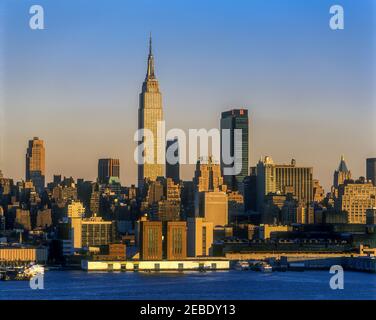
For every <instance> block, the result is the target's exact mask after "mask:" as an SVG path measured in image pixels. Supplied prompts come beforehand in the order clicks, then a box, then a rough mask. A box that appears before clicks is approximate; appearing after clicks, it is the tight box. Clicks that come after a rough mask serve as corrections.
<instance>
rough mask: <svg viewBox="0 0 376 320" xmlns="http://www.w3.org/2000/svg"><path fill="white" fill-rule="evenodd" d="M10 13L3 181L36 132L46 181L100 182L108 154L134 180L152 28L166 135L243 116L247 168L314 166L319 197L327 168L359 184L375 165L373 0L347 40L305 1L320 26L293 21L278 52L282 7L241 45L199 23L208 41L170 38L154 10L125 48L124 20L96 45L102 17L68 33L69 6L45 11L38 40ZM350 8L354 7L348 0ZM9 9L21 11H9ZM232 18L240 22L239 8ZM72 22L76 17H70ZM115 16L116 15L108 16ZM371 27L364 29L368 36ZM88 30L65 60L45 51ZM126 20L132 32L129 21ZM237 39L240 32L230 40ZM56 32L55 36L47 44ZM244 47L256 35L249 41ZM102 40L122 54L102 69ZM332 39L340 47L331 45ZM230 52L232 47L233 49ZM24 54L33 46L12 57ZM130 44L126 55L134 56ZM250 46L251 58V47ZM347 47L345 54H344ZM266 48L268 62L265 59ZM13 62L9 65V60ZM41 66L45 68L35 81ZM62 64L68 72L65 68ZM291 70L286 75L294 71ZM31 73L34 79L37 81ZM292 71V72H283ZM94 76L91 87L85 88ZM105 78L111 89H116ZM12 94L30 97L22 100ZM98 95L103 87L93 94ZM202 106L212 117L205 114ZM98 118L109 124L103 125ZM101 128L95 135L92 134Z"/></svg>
mask: <svg viewBox="0 0 376 320" xmlns="http://www.w3.org/2000/svg"><path fill="white" fill-rule="evenodd" d="M42 2H43V1H42ZM97 3H100V2H97ZM42 4H43V3H42ZM7 5H8V6H9V13H10V14H9V19H7V21H6V23H7V25H8V26H9V28H10V29H9V30H13V28H11V26H14V30H13V31H12V32H14V34H17V35H19V36H20V37H19V38H17V39H18V40H11V39H10V38H8V39H6V40H5V41H6V44H7V46H6V50H5V54H4V57H5V58H6V59H7V62H9V63H8V65H7V68H6V70H5V71H6V72H5V80H6V81H5V89H7V90H6V91H5V99H4V101H2V104H3V106H2V111H3V113H4V118H3V121H2V124H1V125H2V127H3V128H2V132H3V133H4V135H3V144H4V145H3V146H2V149H1V153H2V154H1V155H0V164H1V168H2V171H3V173H4V175H6V176H9V177H12V178H14V179H16V180H19V179H21V178H23V172H24V161H23V159H24V153H25V148H26V142H27V140H29V139H31V138H32V137H33V136H39V137H40V138H41V139H42V140H44V142H45V145H46V181H51V180H52V175H53V174H62V175H66V176H73V177H75V178H79V177H81V178H85V179H87V180H95V178H96V166H97V160H98V159H99V158H107V157H109V158H119V159H120V162H121V167H122V168H123V169H122V171H121V181H122V183H123V184H124V185H130V184H134V183H136V181H137V165H136V164H135V163H134V161H133V152H134V148H135V146H136V144H135V143H133V139H132V138H133V134H134V131H135V130H136V128H137V106H138V103H137V95H138V92H139V87H140V85H141V83H142V78H143V76H144V68H145V67H144V65H145V56H146V52H147V41H146V38H147V35H148V33H149V31H150V30H152V31H153V37H154V39H155V41H154V43H155V45H154V50H155V51H156V55H157V65H158V79H159V81H160V83H161V87H162V92H163V93H164V99H163V105H164V106H165V116H166V121H167V127H168V128H174V127H178V128H182V129H185V130H187V129H188V128H197V129H199V128H201V127H204V128H207V129H210V128H219V121H220V114H221V112H223V111H227V110H230V109H233V108H246V109H248V112H249V117H250V134H249V135H250V137H251V139H252V140H250V155H251V158H250V161H249V166H255V165H256V163H257V161H258V159H259V158H260V156H262V155H264V156H265V155H269V156H271V157H273V159H274V160H275V161H276V162H277V163H288V162H289V161H290V159H291V158H295V159H296V160H297V163H298V164H299V165H302V166H312V167H313V168H314V172H313V175H314V178H316V179H319V180H320V182H321V184H322V185H323V186H324V187H325V190H326V191H329V190H328V188H329V186H330V185H331V182H332V177H333V172H334V170H335V169H336V168H337V166H338V162H339V159H340V156H341V155H342V154H344V155H345V156H346V159H347V164H348V166H349V168H350V170H351V171H352V173H353V176H354V177H358V176H360V175H362V176H365V159H366V158H369V157H374V154H375V147H374V146H375V143H374V139H375V138H374V137H375V136H376V135H375V132H374V126H372V121H373V120H372V119H373V117H372V115H373V114H374V96H373V95H372V94H373V93H372V90H371V89H370V86H372V85H373V84H374V79H373V75H372V69H371V68H372V58H371V54H372V52H373V51H372V50H373V48H372V47H369V46H370V45H371V44H370V43H371V41H367V40H369V38H368V37H372V36H373V32H372V28H370V26H371V20H372V19H369V21H368V20H367V14H371V13H368V11H367V10H366V9H367V8H369V9H371V10H370V12H372V9H373V7H372V4H370V2H365V3H364V4H363V5H360V6H358V7H356V8H355V9H354V10H352V15H351V16H349V20H348V22H349V23H352V26H353V28H352V30H353V32H348V31H347V30H346V29H345V30H344V32H343V33H342V34H340V35H339V34H338V33H337V34H336V33H333V31H332V30H330V29H329V28H328V26H327V18H328V8H329V7H328V6H326V5H325V4H323V5H314V4H313V3H312V2H311V3H309V6H310V7H311V8H310V9H311V10H310V13H309V15H310V16H311V15H312V17H313V16H314V17H315V18H317V15H318V16H319V19H317V20H318V21H315V27H316V28H318V30H317V31H315V30H314V28H312V29H311V28H306V29H305V28H303V30H300V29H297V27H298V25H299V23H300V22H302V21H301V18H302V17H300V16H299V15H298V16H297V18H296V19H297V20H294V21H293V22H291V23H292V25H291V26H287V27H285V28H282V30H280V31H279V33H278V36H280V37H281V38H282V39H286V40H288V45H287V46H286V48H284V49H283V50H282V49H281V47H280V45H279V44H278V42H277V43H275V42H273V41H272V38H270V34H269V33H268V31H271V30H269V28H270V29H272V28H273V26H276V23H277V22H278V21H279V23H281V22H282V23H283V22H284V21H288V17H289V15H288V14H287V12H286V11H285V8H283V6H282V7H281V10H282V12H281V13H280V16H279V17H278V19H279V20H277V22H276V21H274V20H273V19H272V20H271V22H270V21H269V22H270V23H271V26H269V28H268V29H267V30H264V31H261V29H262V28H264V27H265V21H263V20H262V17H260V18H259V19H256V20H253V21H250V22H249V25H248V23H245V22H244V24H246V27H247V28H245V29H246V30H247V32H248V33H246V34H248V37H245V36H246V34H242V33H241V31H240V29H238V28H239V24H236V25H235V26H234V27H231V28H229V30H228V31H227V32H224V33H221V37H219V36H218V34H217V33H215V30H214V29H215V28H214V29H213V27H210V23H208V22H204V21H203V20H202V19H200V17H199V19H198V22H199V25H200V26H201V27H203V30H206V31H207V32H204V34H203V39H200V38H197V37H195V36H197V35H198V30H197V28H194V29H193V31H191V32H188V31H187V29H186V26H185V25H184V24H178V28H177V31H175V32H174V33H171V32H168V30H166V27H167V26H168V24H169V23H168V22H166V23H165V24H163V23H162V22H161V21H162V19H163V13H162V12H160V11H158V14H160V16H158V15H155V16H153V19H151V21H152V22H151V23H147V24H144V25H143V27H142V28H140V30H139V31H138V32H135V33H133V34H132V37H134V38H129V36H130V35H128V34H125V35H124V38H125V41H122V39H121V38H120V37H118V35H119V34H122V33H121V32H120V31H121V28H122V27H123V25H122V24H120V21H121V20H119V18H120V17H119V16H117V15H115V17H114V19H113V20H114V21H113V22H110V21H109V22H108V23H110V24H111V23H112V24H115V25H116V24H117V23H118V25H117V26H118V28H117V29H116V30H115V31H116V32H115V33H114V34H113V36H112V38H110V40H108V41H107V42H106V37H107V36H108V35H109V33H108V32H102V33H101V32H99V34H96V35H97V36H98V39H94V38H93V37H92V35H94V34H95V31H98V28H99V29H101V27H103V21H102V23H101V22H100V21H99V22H98V21H95V20H94V21H91V22H90V23H89V22H88V21H82V22H78V21H73V22H72V25H67V26H63V25H62V24H61V23H62V20H61V19H60V18H58V17H56V16H55V15H56V14H57V11H59V10H60V11H63V12H60V11H59V14H62V15H64V14H63V13H64V12H65V13H66V11H64V10H66V8H65V7H64V6H63V7H59V10H56V9H57V8H56V7H55V6H54V5H52V4H46V6H45V10H46V17H48V16H49V15H50V16H53V18H54V20H53V24H52V25H48V20H46V23H47V30H44V31H42V32H46V33H47V34H44V35H43V34H40V33H39V34H38V33H33V31H30V30H27V28H25V30H24V29H23V28H24V26H20V25H18V24H17V23H18V22H20V21H21V20H20V19H21V17H20V15H21V14H20V12H22V10H21V11H20V10H19V9H20V8H19V6H22V4H19V5H16V4H10V3H8V4H7ZM150 5H151V4H150ZM242 5H243V6H245V7H246V8H247V9H249V10H250V11H249V12H252V13H254V11H252V10H251V9H262V4H260V3H258V2H255V3H253V4H252V5H248V4H246V5H244V4H242ZM346 5H347V6H348V7H351V4H350V3H349V2H347V3H346ZM367 5H368V7H367ZM151 6H152V5H151ZM169 6H170V10H174V11H176V13H179V15H178V16H180V17H181V15H182V11H183V9H184V10H187V11H186V12H187V15H188V17H190V16H191V15H193V13H194V6H192V7H190V6H189V5H187V4H185V5H180V6H179V5H172V4H171V3H169ZM203 6H204V7H205V9H208V8H209V7H207V8H206V6H208V5H207V4H206V5H203ZM25 7H27V6H26V5H25ZM152 7H153V6H152ZM122 8H123V7H122ZM153 8H155V7H153ZM13 9H17V10H14V12H13ZM76 9H77V10H78V11H80V9H81V10H82V3H78V4H77V6H76ZM97 9H98V7H97V6H96V5H94V6H93V8H91V9H90V10H93V11H94V12H96V10H97ZM123 9H125V8H123ZM133 9H135V8H133ZM226 9H229V8H228V7H227V6H226V5H225V4H223V3H222V4H221V5H220V6H218V7H217V13H221V14H222V15H223V14H224V11H225V10H226ZM289 9H291V7H290V8H289ZM299 10H303V8H302V7H301V6H299V5H296V6H295V7H294V9H293V11H294V12H295V13H297V12H298V11H299ZM16 12H17V13H16ZM229 12H230V13H229V14H235V13H238V14H240V12H239V9H238V10H236V11H235V10H233V9H232V10H230V11H229ZM206 13H207V12H206ZM71 14H72V15H73V16H74V14H75V12H72V13H71ZM111 14H112V15H113V14H114V11H113V10H112V11H111ZM147 15H151V12H147ZM303 16H304V15H303ZM273 17H274V16H273ZM11 18H14V19H11ZM51 18H52V17H51ZM55 18H56V19H55ZM103 18H105V15H104V16H103ZM201 18H203V17H201ZM209 18H210V19H209V22H210V21H211V22H215V21H216V19H215V16H214V15H210V16H209ZM284 19H287V20H284ZM50 21H51V20H50ZM367 21H368V23H369V24H368V27H369V29H367V28H366V29H365V30H364V27H367ZM85 22H86V23H88V28H87V29H83V30H82V29H79V30H78V33H77V35H76V36H75V39H73V40H74V41H72V42H70V44H71V45H73V48H72V49H73V51H71V52H72V54H68V55H67V54H66V53H63V52H62V51H61V50H60V51H58V50H56V49H54V48H51V47H50V45H51V43H52V44H53V45H55V46H57V47H61V46H62V45H63V44H65V43H67V41H68V40H67V37H68V38H69V35H72V33H71V31H72V30H73V28H74V27H78V26H81V23H85ZM143 22H145V21H143ZM174 22H176V21H175V19H174ZM51 23H52V21H51ZM128 23H133V24H134V25H137V22H136V21H135V19H131V21H129V22H128ZM316 23H317V25H316ZM321 23H322V25H321ZM161 24H162V25H161ZM215 25H216V24H215V23H214V26H215ZM227 27H229V26H227ZM146 28H147V29H148V30H145V29H146ZM221 28H223V26H221ZM89 29H90V30H89ZM178 31H184V33H183V35H184V37H179V36H180V35H179V32H178ZM221 31H223V30H221ZM275 31H276V30H274V29H273V32H275ZM119 32H120V33H119ZM258 32H259V34H258ZM360 32H362V34H360ZM287 34H288V35H287ZM318 34H320V36H321V37H320V38H318V37H317V35H318ZM213 35H215V36H214V37H212V38H211V37H210V36H213ZM232 35H237V37H236V39H233V38H232ZM250 35H253V36H255V37H254V38H252V37H249V36H250ZM51 36H52V37H56V38H55V39H54V40H53V39H51V38H50V37H51ZM59 36H60V37H59ZM274 36H275V35H274ZM44 37H45V38H46V39H44ZM248 39H252V41H251V43H250V41H248ZM298 39H299V41H298ZM21 40H22V41H21ZM82 40H86V41H87V42H86V45H88V48H90V49H89V51H84V52H86V53H87V54H89V57H90V59H88V60H85V59H84V56H83V55H82V53H79V54H78V53H77V56H76V55H75V54H74V50H75V48H76V49H78V48H80V50H81V49H82V47H81V46H79V42H80V41H82ZM188 40H189V41H188ZM47 41H48V43H49V45H48V46H47V44H46V43H47ZM98 41H99V42H100V41H105V43H106V46H109V48H110V49H109V50H111V52H113V51H116V50H117V49H119V50H118V51H119V53H116V54H115V56H113V57H112V58H113V61H112V62H109V61H108V58H109V57H111V55H109V52H107V51H106V50H102V51H99V52H97V53H95V54H94V53H90V52H91V50H92V49H97V48H99V47H98V45H99V43H98ZM205 41H207V42H205ZM311 41H312V43H311ZM332 41H333V42H335V45H331V42H332ZM272 42H273V43H272ZM302 43H303V44H304V45H309V44H310V43H311V47H309V48H310V49H312V50H313V52H312V50H308V51H306V50H304V48H303V47H302V46H301V45H302ZM172 44H175V45H172ZM230 44H233V45H234V46H235V47H236V48H237V50H236V51H234V50H229V48H230V47H231V45H230ZM262 44H263V46H261V45H262ZM272 44H273V45H274V46H275V47H276V48H277V49H278V50H279V51H278V50H277V51H278V52H277V53H275V54H273V53H272V51H270V49H271V48H272ZM190 45H193V46H190ZM23 46H27V47H28V49H29V50H28V51H27V52H24V50H23V51H22V50H21V52H16V51H17V50H18V49H20V48H22V47H23ZM208 46H209V47H210V48H209V47H208ZM47 48H49V49H52V52H50V53H51V56H52V58H51V56H48V55H46V54H45V53H44V51H46V50H45V49H47ZM130 48H133V49H132V50H131V51H129V49H130ZM249 48H252V49H253V50H252V51H247V49H249ZM324 49H325V50H324ZM265 50H266V51H265ZM281 50H282V51H281ZM317 50H320V51H317ZM323 50H324V51H323ZM343 50H346V52H347V53H346V55H344V54H343ZM367 50H368V51H367ZM47 51H48V50H47ZM38 52H39V54H40V56H39V55H38V54H37V53H38ZM249 52H250V53H249ZM265 52H267V53H268V54H266V55H265V54H264V53H265ZM314 52H316V53H318V52H325V53H327V55H324V57H321V56H320V57H318V56H317V57H316V56H314V55H313V53H314ZM120 53H121V54H120ZM341 53H342V54H341ZM12 54H14V57H12V58H11V57H10V56H11V55H12ZM215 54H217V55H218V57H217V56H216V55H215ZM281 54H282V56H283V57H284V59H285V61H288V62H289V63H287V65H286V66H284V64H285V63H284V61H281V60H280V59H276V57H280V56H281ZM208 56H211V57H213V59H212V61H211V59H209V60H208ZM54 57H55V58H54ZM56 57H60V58H61V60H60V63H59V64H56V63H55V62H54V61H56ZM200 57H201V58H200ZM205 57H206V58H205ZM354 57H355V61H356V62H355V63H354ZM101 58H105V59H101ZM305 58H311V59H312V64H313V66H312V67H307V66H306V61H305ZM234 60H238V61H236V62H235V61H234ZM270 60H273V64H272V66H269V67H267V66H268V64H269V63H270ZM350 60H351V61H352V66H351V67H348V66H347V64H348V63H347V62H348V61H350ZM84 62H85V63H84ZM72 63H73V64H72ZM302 63H304V66H303V65H302ZM257 64H261V66H262V67H258V66H257ZM35 65H36V66H39V67H38V68H37V71H35V70H34V68H35ZM45 65H47V66H49V68H51V70H55V71H56V74H54V73H51V71H48V70H47V69H46V67H45ZM42 66H43V72H39V73H38V70H39V69H40V68H41V67H42ZM64 66H65V67H68V69H67V70H64V71H63V70H62V69H63V67H64ZM69 66H71V67H70V68H69ZM93 66H97V67H98V70H97V69H95V68H94V69H93V68H92V67H93ZM287 67H293V68H292V69H291V70H289V68H287ZM314 67H316V68H319V70H320V72H317V71H316V72H315V71H314V70H313V69H314ZM73 70H75V72H76V71H79V72H78V74H77V79H73V78H72V77H70V76H69V74H71V72H73ZM127 70H128V71H129V72H127ZM34 71H35V72H36V74H39V77H37V78H36V79H34ZM39 71H41V70H39ZM289 71H291V73H290V74H288V73H287V72H289ZM75 74H76V73H75ZM15 75H17V76H20V77H21V78H18V77H17V76H15ZM181 75H183V77H181ZM222 75H224V76H222ZM284 75H287V76H288V77H289V80H290V81H289V82H288V83H284V82H285V81H284V80H283V77H284ZM303 75H305V77H303ZM95 76H96V77H95ZM179 76H180V78H179ZM350 76H351V77H350ZM92 77H94V79H95V80H90V81H89V78H92ZM195 78H196V79H195ZM101 79H105V80H106V82H110V83H111V86H112V88H111V87H110V86H108V85H107V84H105V82H104V80H101ZM177 79H181V80H182V81H177ZM197 79H198V80H200V81H197ZM302 79H303V80H304V81H302ZM282 80H283V81H282ZM15 81H17V82H18V85H16V82H15ZM248 81H250V83H248ZM321 81H323V84H321V83H320V82H321ZM195 82H198V83H197V84H195ZM300 82H303V83H302V84H300ZM282 83H283V85H282ZM53 84H54V85H53ZM360 84H362V85H361V86H360ZM51 85H52V86H51ZM55 85H56V86H55ZM99 85H103V88H102V89H101V90H98V89H99V87H97V86H99ZM124 89H125V92H124ZM270 89H272V91H271V92H272V94H270V91H269V90H270ZM318 89H319V90H318ZM345 89H346V90H345ZM19 90H21V91H22V93H23V96H25V97H26V98H25V99H23V98H21V97H20V95H19V94H18V91H19ZM93 90H94V91H96V90H98V93H97V92H96V93H94V92H93ZM355 105H356V106H357V107H356V108H354V106H355ZM302 106H303V108H302ZM202 108H204V110H208V112H205V114H203V113H202V112H201V109H202ZM186 110H189V113H188V112H186ZM302 110H304V112H303V111H302ZM358 111H361V112H358ZM104 112H106V115H107V117H103V114H104ZM182 112H185V115H186V116H185V117H179V114H181V113H182ZM72 115H73V116H72ZM88 115H90V116H88ZM12 124H17V130H15V129H14V128H12ZM359 124H362V125H361V126H359ZM101 126H102V130H98V128H101ZM36 127H38V129H37V130H36V129H35V128H36ZM270 127H271V128H270ZM108 137H111V139H108ZM71 141H75V143H74V144H72V143H71ZM130 145H131V146H132V147H129V146H130ZM127 146H128V147H127ZM193 167H194V166H193ZM193 167H192V166H182V168H181V169H182V170H181V176H182V179H184V180H191V179H192V177H193V171H194V168H193Z"/></svg>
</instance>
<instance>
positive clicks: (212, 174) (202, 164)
mask: <svg viewBox="0 0 376 320" xmlns="http://www.w3.org/2000/svg"><path fill="white" fill-rule="evenodd" d="M193 183H194V184H195V188H196V190H197V191H198V192H203V191H215V190H216V191H218V190H222V191H226V190H227V188H226V186H225V185H224V183H223V177H222V175H221V168H220V166H219V164H218V163H217V162H216V161H214V160H213V158H212V157H209V158H208V159H207V160H205V159H203V158H201V159H199V160H198V161H197V163H196V170H195V176H194V178H193Z"/></svg>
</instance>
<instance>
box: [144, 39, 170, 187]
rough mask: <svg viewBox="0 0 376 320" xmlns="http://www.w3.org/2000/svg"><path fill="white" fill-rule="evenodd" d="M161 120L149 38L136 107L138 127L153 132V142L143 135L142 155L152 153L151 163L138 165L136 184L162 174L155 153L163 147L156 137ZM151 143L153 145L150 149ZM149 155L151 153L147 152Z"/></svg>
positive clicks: (157, 87)
mask: <svg viewBox="0 0 376 320" xmlns="http://www.w3.org/2000/svg"><path fill="white" fill-rule="evenodd" d="M158 121H163V109H162V94H161V93H160V91H159V83H158V80H157V79H156V77H155V71H154V56H153V52H152V40H151V36H150V40H149V56H148V66H147V72H146V77H145V81H144V83H143V85H142V92H141V93H140V104H139V109H138V129H148V130H150V132H151V133H152V134H153V143H151V142H150V141H148V140H147V139H148V136H144V138H143V141H142V142H140V143H144V157H145V159H146V158H147V155H148V153H149V152H152V153H153V157H152V158H154V161H153V163H147V161H145V163H144V164H142V163H141V164H139V165H138V185H139V186H142V185H143V182H144V179H149V180H152V181H154V180H156V179H157V177H160V176H163V164H158V161H157V155H158V152H161V150H164V149H163V145H162V143H163V141H162V139H161V138H159V139H157V124H158ZM151 145H152V146H153V147H152V148H153V149H152V150H150V149H151ZM149 156H150V157H151V155H150V154H149Z"/></svg>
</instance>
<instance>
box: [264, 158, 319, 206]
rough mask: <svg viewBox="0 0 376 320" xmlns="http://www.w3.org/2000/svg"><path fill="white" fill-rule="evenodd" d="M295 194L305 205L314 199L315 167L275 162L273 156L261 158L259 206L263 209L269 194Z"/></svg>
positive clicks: (293, 162) (293, 161)
mask: <svg viewBox="0 0 376 320" xmlns="http://www.w3.org/2000/svg"><path fill="white" fill-rule="evenodd" d="M275 193H277V194H283V195H288V194H291V195H293V196H294V197H295V198H296V199H297V200H298V201H299V202H302V203H304V204H305V205H308V204H310V203H311V202H312V201H313V168H311V167H297V166H296V162H295V160H294V159H292V160H291V164H280V165H279V164H275V163H274V162H273V160H272V158H271V157H265V159H261V160H260V161H259V163H258V164H257V206H258V210H259V212H261V211H262V207H263V205H264V201H265V196H266V195H268V194H275Z"/></svg>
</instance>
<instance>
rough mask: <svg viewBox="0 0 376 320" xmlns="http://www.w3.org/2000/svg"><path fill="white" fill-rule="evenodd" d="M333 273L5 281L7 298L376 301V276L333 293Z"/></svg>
mask: <svg viewBox="0 0 376 320" xmlns="http://www.w3.org/2000/svg"><path fill="white" fill-rule="evenodd" d="M332 276H333V275H332V274H329V272H328V271H304V272H291V271H288V272H273V273H261V272H255V271H235V270H231V271H223V272H220V271H216V272H205V273H199V272H189V273H188V272H187V273H143V272H125V273H121V272H119V273H117V272H112V273H108V272H90V273H88V272H85V271H48V272H46V274H45V276H44V281H43V286H44V289H42V290H41V289H39V290H32V289H30V285H29V282H28V281H1V282H0V300H4V299H21V300H26V299H27V300H29V299H46V300H48V299H54V300H56V299H59V300H61V299H63V300H65V299H78V300H80V299H84V300H88V299H116V300H117V299H137V300H138V299H153V300H158V299H162V300H177V299H179V300H193V299H199V300H201V299H212V300H221V299H230V300H232V299H234V300H235V299H236V300H238V299H240V300H243V299H246V300H249V299H251V300H258V299H268V300H269V299H272V300H276V299H278V300H279V299H288V300H295V299H376V274H368V273H360V272H350V271H345V275H344V289H343V290H332V289H331V288H330V285H329V281H330V278H331V277H332Z"/></svg>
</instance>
